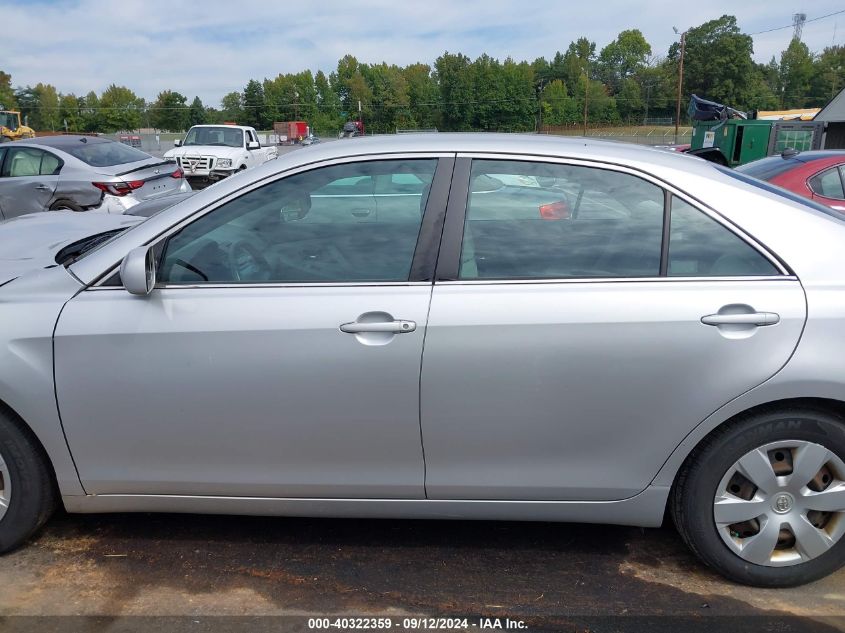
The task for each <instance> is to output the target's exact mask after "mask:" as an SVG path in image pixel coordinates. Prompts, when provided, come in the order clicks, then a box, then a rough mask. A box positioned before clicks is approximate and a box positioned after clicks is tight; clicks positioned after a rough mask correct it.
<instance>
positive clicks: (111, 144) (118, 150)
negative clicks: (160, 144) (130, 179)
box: [62, 140, 152, 167]
mask: <svg viewBox="0 0 845 633" xmlns="http://www.w3.org/2000/svg"><path fill="white" fill-rule="evenodd" d="M62 150H64V151H65V152H67V153H68V154H70V155H71V156H73V157H74V158H78V159H79V160H81V161H82V162H83V163H86V164H87V165H91V166H92V167H111V166H112V165H125V164H127V163H137V162H138V161H142V160H147V159H149V158H152V156H150V155H149V154H147V153H145V152H142V151H141V150H139V149H135V148H134V147H129V146H128V145H124V144H123V143H118V142H116V141H102V140H97V141H94V140H91V141H88V140H86V141H85V142H82V141H79V144H75V143H74V144H73V145H64V146H62Z"/></svg>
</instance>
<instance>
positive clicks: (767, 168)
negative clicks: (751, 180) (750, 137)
mask: <svg viewBox="0 0 845 633" xmlns="http://www.w3.org/2000/svg"><path fill="white" fill-rule="evenodd" d="M801 164H802V163H800V162H799V161H797V160H794V159H792V160H790V159H788V158H781V157H780V156H770V157H769V158H761V159H760V160H755V161H753V162H750V163H748V164H746V165H740V166H739V167H737V168H736V170H737V171H738V172H740V173H743V174H748V175H749V176H754V177H755V178H759V179H760V180H771V179H772V178H775V177H777V176H780V175H781V174H785V173H786V172H788V171H789V170H790V169H795V168H796V167H800V166H801Z"/></svg>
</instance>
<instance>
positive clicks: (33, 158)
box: [3, 147, 61, 178]
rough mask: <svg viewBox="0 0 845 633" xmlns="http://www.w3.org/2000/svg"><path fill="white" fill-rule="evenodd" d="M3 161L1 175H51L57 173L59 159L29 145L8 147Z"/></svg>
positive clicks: (59, 164)
mask: <svg viewBox="0 0 845 633" xmlns="http://www.w3.org/2000/svg"><path fill="white" fill-rule="evenodd" d="M8 151H9V156H8V157H7V158H6V160H5V161H4V163H3V176H7V177H13V178H14V177H22V176H52V175H55V174H58V173H59V169H60V168H61V161H59V159H58V158H56V157H55V156H54V155H53V154H50V153H49V152H45V151H42V150H40V149H32V148H29V147H12V148H9V150H8Z"/></svg>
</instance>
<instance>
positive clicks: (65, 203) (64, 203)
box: [50, 200, 82, 211]
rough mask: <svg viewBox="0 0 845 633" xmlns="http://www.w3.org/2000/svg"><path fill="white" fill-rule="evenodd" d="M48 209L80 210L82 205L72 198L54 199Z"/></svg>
mask: <svg viewBox="0 0 845 633" xmlns="http://www.w3.org/2000/svg"><path fill="white" fill-rule="evenodd" d="M50 211H82V207H80V206H79V205H78V204H76V203H75V202H73V201H72V200H56V201H55V202H54V203H53V204H51V205H50Z"/></svg>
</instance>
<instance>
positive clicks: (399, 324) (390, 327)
mask: <svg viewBox="0 0 845 633" xmlns="http://www.w3.org/2000/svg"><path fill="white" fill-rule="evenodd" d="M416 329H417V324H416V323H415V322H413V321H380V322H376V323H366V322H365V323H361V322H359V321H353V322H352V323H344V324H343V325H341V326H340V331H341V332H346V333H347V334H363V333H366V332H390V333H392V334H407V333H408V332H413V331H414V330H416Z"/></svg>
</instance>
